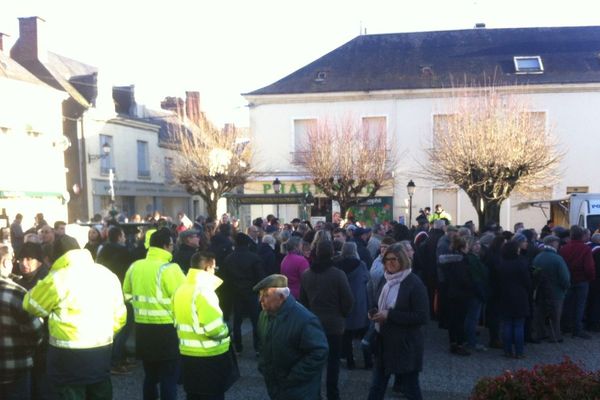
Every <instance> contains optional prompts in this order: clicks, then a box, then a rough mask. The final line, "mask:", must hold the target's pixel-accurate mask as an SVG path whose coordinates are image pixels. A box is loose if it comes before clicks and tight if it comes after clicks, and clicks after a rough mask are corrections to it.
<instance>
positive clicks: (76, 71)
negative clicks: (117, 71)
mask: <svg viewBox="0 0 600 400" xmlns="http://www.w3.org/2000/svg"><path fill="white" fill-rule="evenodd" d="M19 64H21V65H22V66H24V67H25V68H26V69H27V70H29V72H31V73H32V74H34V75H35V76H36V77H38V78H39V79H40V80H42V81H43V82H45V83H46V84H48V85H50V86H52V87H54V88H56V89H58V90H62V91H65V92H67V93H68V94H69V96H71V97H72V98H73V99H74V100H75V101H77V103H79V104H80V105H82V106H84V107H86V108H87V107H89V106H90V105H91V104H92V103H93V102H94V100H95V97H96V89H95V83H96V82H95V80H96V79H95V77H96V74H97V72H98V69H97V68H95V67H92V66H90V65H87V64H84V63H82V62H80V61H76V60H73V59H70V58H67V57H64V56H60V55H58V54H55V53H52V52H48V60H47V61H44V62H42V61H39V60H20V61H19Z"/></svg>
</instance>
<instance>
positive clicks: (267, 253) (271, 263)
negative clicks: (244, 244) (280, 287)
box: [258, 243, 279, 276]
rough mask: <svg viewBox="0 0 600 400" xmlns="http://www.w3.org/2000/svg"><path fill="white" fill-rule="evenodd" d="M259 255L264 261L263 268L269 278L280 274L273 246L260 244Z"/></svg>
mask: <svg viewBox="0 0 600 400" xmlns="http://www.w3.org/2000/svg"><path fill="white" fill-rule="evenodd" d="M258 255H259V257H260V258H262V260H263V266H264V268H265V274H267V276H268V275H272V274H278V273H279V264H278V263H277V257H276V254H275V250H273V249H272V248H271V246H269V245H268V244H266V243H261V244H259V245H258Z"/></svg>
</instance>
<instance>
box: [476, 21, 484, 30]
mask: <svg viewBox="0 0 600 400" xmlns="http://www.w3.org/2000/svg"><path fill="white" fill-rule="evenodd" d="M484 28H485V22H477V23H476V24H475V29H484Z"/></svg>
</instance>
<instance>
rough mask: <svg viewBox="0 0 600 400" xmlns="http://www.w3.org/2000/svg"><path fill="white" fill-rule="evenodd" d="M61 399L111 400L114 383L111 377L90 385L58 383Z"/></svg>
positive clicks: (58, 393) (57, 392)
mask: <svg viewBox="0 0 600 400" xmlns="http://www.w3.org/2000/svg"><path fill="white" fill-rule="evenodd" d="M56 394H57V398H58V399H59V400H111V399H112V398H113V397H112V384H111V382H110V378H108V379H106V380H105V381H102V382H98V383H92V384H89V385H56Z"/></svg>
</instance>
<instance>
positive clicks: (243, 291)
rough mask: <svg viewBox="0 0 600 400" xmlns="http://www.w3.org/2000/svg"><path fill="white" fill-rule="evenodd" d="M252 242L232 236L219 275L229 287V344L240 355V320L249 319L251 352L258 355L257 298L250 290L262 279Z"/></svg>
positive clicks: (239, 234)
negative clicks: (233, 240)
mask: <svg viewBox="0 0 600 400" xmlns="http://www.w3.org/2000/svg"><path fill="white" fill-rule="evenodd" d="M251 242H252V239H251V238H250V237H249V236H248V235H245V234H243V233H238V234H237V235H236V236H235V250H234V251H233V253H231V254H230V255H228V256H227V257H226V258H225V261H224V262H223V266H222V271H221V274H222V276H223V280H224V281H225V282H226V283H227V284H228V285H229V288H230V290H231V295H232V302H233V332H232V333H233V335H232V338H233V344H234V346H235V350H236V351H237V352H238V353H241V352H242V350H243V347H242V320H243V319H244V318H245V317H249V318H250V322H251V323H252V338H253V344H254V350H255V351H257V352H258V336H257V334H258V332H257V330H256V324H257V322H258V314H259V307H258V299H257V298H256V293H254V292H253V290H252V287H253V286H254V285H256V284H257V283H258V282H259V281H260V280H261V279H263V278H264V277H265V272H264V267H263V261H262V259H261V258H260V256H259V255H258V254H256V253H255V252H252V251H250V244H251Z"/></svg>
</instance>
